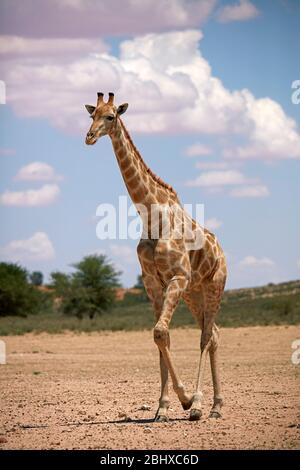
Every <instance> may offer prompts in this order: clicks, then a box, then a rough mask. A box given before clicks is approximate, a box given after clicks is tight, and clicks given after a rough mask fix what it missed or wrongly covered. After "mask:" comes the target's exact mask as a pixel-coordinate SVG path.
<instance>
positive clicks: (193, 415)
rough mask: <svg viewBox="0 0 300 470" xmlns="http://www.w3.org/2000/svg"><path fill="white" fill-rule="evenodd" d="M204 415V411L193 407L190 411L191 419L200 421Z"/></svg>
mask: <svg viewBox="0 0 300 470" xmlns="http://www.w3.org/2000/svg"><path fill="white" fill-rule="evenodd" d="M201 416H202V411H201V410H197V408H192V409H191V411H190V421H198V420H199V419H200V418H201Z"/></svg>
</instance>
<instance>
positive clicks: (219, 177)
mask: <svg viewBox="0 0 300 470" xmlns="http://www.w3.org/2000/svg"><path fill="white" fill-rule="evenodd" d="M249 181H250V180H248V179H247V178H246V177H245V176H244V175H243V174H242V173H241V172H240V171H237V170H225V171H207V172H204V173H201V174H200V175H199V176H198V177H197V178H196V179H194V180H190V181H187V182H186V186H203V187H222V186H228V185H236V184H245V183H247V182H249Z"/></svg>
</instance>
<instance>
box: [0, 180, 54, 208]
mask: <svg viewBox="0 0 300 470" xmlns="http://www.w3.org/2000/svg"><path fill="white" fill-rule="evenodd" d="M59 193H60V190H59V187H58V186H57V185H56V184H45V185H44V186H42V187H41V188H40V189H28V190H26V191H5V192H4V193H2V194H0V203H1V204H3V205H5V206H18V207H35V206H47V205H49V204H52V203H53V202H54V201H56V199H57V198H58V196H59Z"/></svg>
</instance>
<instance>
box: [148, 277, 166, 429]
mask: <svg viewBox="0 0 300 470" xmlns="http://www.w3.org/2000/svg"><path fill="white" fill-rule="evenodd" d="M143 282H144V286H145V289H146V292H147V295H148V297H149V299H150V301H151V303H152V305H153V308H154V312H155V317H156V321H158V319H159V317H160V315H161V311H162V306H163V299H164V295H163V289H162V286H161V283H160V281H159V280H158V279H157V278H156V277H155V276H154V275H152V276H150V275H146V274H143ZM167 344H168V348H169V349H170V336H169V335H168V338H167ZM158 350H159V349H158ZM159 365H160V378H161V393H160V398H159V405H158V409H157V411H156V414H155V417H154V421H157V422H165V421H168V409H169V406H170V399H169V385H168V382H169V372H168V368H167V365H166V363H165V360H164V357H163V355H162V353H161V351H160V350H159Z"/></svg>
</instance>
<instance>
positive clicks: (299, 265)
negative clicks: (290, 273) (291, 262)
mask: <svg viewBox="0 0 300 470" xmlns="http://www.w3.org/2000/svg"><path fill="white" fill-rule="evenodd" d="M296 265H297V266H298V268H300V259H297V261H296Z"/></svg>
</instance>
